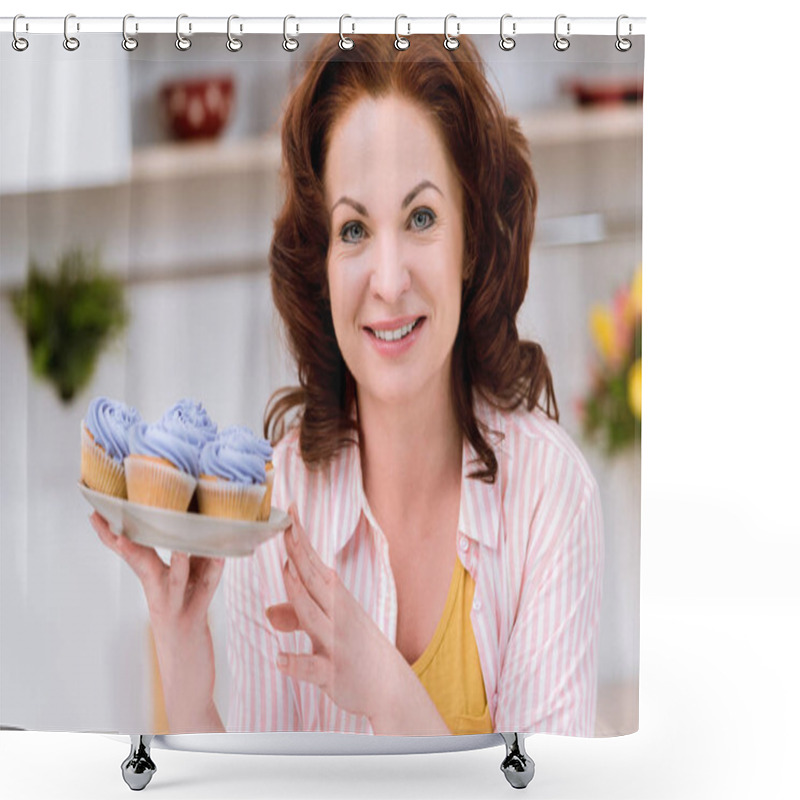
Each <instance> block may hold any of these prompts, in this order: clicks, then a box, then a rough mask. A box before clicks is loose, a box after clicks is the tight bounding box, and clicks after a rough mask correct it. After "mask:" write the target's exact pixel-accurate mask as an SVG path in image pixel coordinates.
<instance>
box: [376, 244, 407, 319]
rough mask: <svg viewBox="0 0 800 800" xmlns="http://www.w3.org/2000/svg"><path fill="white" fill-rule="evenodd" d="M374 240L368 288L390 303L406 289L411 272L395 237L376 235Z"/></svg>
mask: <svg viewBox="0 0 800 800" xmlns="http://www.w3.org/2000/svg"><path fill="white" fill-rule="evenodd" d="M375 241H376V248H375V252H374V259H375V260H374V262H373V265H372V273H371V275H370V289H371V290H372V293H373V294H374V295H375V296H377V297H380V298H381V299H382V300H383V301H384V302H385V303H387V304H389V305H391V304H392V303H394V302H395V301H396V300H398V299H399V298H400V297H401V295H402V294H403V293H404V292H406V291H408V289H409V287H410V286H411V273H410V272H409V269H408V265H407V263H406V261H405V259H404V258H403V254H402V250H401V248H400V247H399V244H398V242H397V239H396V238H395V237H392V236H385V237H382V238H381V237H377V238H376V240H375Z"/></svg>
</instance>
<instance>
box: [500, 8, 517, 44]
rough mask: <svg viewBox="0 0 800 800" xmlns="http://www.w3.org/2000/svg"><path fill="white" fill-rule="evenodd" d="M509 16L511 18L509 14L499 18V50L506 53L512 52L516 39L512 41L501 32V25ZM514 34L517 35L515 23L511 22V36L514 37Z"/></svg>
mask: <svg viewBox="0 0 800 800" xmlns="http://www.w3.org/2000/svg"><path fill="white" fill-rule="evenodd" d="M511 16H512V15H511V14H503V16H502V17H500V49H501V50H506V51H508V50H513V49H514V48H515V47H516V46H517V40H516V39H512V38H511V36H506V34H505V32H504V31H503V23H504V22H505V21H506V20H507V19H508V18H509V17H511ZM516 33H517V23H516V22H512V23H511V34H512V36H515V35H516Z"/></svg>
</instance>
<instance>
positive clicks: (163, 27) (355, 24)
mask: <svg viewBox="0 0 800 800" xmlns="http://www.w3.org/2000/svg"><path fill="white" fill-rule="evenodd" d="M13 21H14V19H13V17H2V18H0V31H2V32H4V33H11V32H12V28H13ZM555 21H556V18H555V17H514V16H510V15H505V19H504V21H503V30H504V32H505V35H506V36H519V35H523V34H532V33H538V34H542V33H548V34H551V35H553V34H554V31H555ZM340 24H341V33H343V34H344V35H345V36H348V35H350V34H353V33H356V34H358V33H389V34H394V33H395V25H396V24H397V25H398V32H399V34H400V35H401V36H411V37H412V38H413V36H414V34H419V33H435V34H444V31H445V19H444V17H406V16H403V15H401V17H400V18H399V20H397V21H396V18H395V17H353V16H349V15H345V18H344V20H343V21H342V22H341V23H340V19H339V17H302V16H298V17H294V16H293V17H291V18H290V21H289V22H288V23H287V25H288V28H287V32H288V33H289V34H290V35H292V36H296V35H302V34H304V33H339V32H340ZM68 25H69V34H70V35H71V36H75V35H78V34H82V33H119V34H120V35H122V17H80V16H77V15H70V18H69V23H68ZM64 26H65V20H64V17H26V16H23V17H20V19H18V20H17V34H18V35H24V34H26V33H30V34H39V33H61V34H63V33H64ZM568 26H569V28H568ZM176 28H177V18H175V17H136V16H130V17H129V18H128V20H127V24H126V31H127V33H128V35H129V36H135V35H136V34H142V33H175V32H176ZM644 29H645V18H644V17H623V19H622V20H621V22H620V31H619V32H620V35H622V36H626V37H627V36H639V35H643V34H644V32H645V31H644ZM180 30H181V33H182V34H183V35H184V36H191V35H192V34H196V33H219V34H223V35H225V34H226V33H227V31H228V18H227V17H193V16H189V15H181V19H180ZM447 30H448V32H449V34H450V36H458V35H461V34H481V33H495V34H497V35H498V36H499V35H500V17H499V16H498V17H458V16H457V15H450V16H449V19H448V22H447ZM558 30H559V33H560V35H561V36H585V35H595V36H597V35H604V34H605V35H609V36H616V35H617V18H616V17H570V16H567V15H564V14H560V15H559V19H558ZM232 31H233V32H235V33H236V35H237V36H246V35H248V34H257V33H262V34H263V33H273V34H283V32H284V17H236V18H235V21H233V22H232Z"/></svg>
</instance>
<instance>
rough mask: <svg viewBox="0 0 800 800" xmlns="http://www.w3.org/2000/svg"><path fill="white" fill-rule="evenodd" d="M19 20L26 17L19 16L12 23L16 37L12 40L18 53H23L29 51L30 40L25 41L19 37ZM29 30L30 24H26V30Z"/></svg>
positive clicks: (13, 33)
mask: <svg viewBox="0 0 800 800" xmlns="http://www.w3.org/2000/svg"><path fill="white" fill-rule="evenodd" d="M18 19H25V15H24V14H17V16H16V17H14V22H13V23H11V33H12V35H13V37H14V38H13V39H12V40H11V46H12V47H13V48H14V49H15V50H16V51H17V52H18V53H21V52H22V51H23V50H27V49H28V40H27V39H23V38H22V37H21V36H18V35H17V20H18ZM27 29H28V24H27V23H25V30H27Z"/></svg>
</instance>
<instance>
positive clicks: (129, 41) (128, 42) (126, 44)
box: [122, 14, 139, 53]
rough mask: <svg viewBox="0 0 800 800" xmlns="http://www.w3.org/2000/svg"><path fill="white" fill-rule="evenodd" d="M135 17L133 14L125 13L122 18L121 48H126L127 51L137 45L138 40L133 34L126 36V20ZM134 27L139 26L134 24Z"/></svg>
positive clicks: (137, 27)
mask: <svg viewBox="0 0 800 800" xmlns="http://www.w3.org/2000/svg"><path fill="white" fill-rule="evenodd" d="M129 19H135V17H134V16H133V14H126V15H125V16H124V17H123V18H122V49H123V50H127V51H128V52H129V53H130V52H131V51H132V50H135V49H136V48H137V47H138V46H139V40H138V39H135V38H134V37H133V36H128V20H129ZM136 29H137V30H138V29H139V26H138V25H137V26H136Z"/></svg>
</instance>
